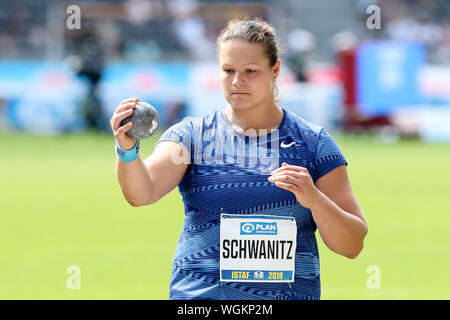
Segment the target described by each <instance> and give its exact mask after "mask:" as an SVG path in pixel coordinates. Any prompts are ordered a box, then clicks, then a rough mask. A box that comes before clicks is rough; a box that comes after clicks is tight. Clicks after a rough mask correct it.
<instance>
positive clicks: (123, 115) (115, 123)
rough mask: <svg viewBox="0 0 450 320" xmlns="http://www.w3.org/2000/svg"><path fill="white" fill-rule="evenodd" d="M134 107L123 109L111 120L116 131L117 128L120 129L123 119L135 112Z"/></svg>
mask: <svg viewBox="0 0 450 320" xmlns="http://www.w3.org/2000/svg"><path fill="white" fill-rule="evenodd" d="M133 111H134V109H133V108H128V109H127V110H125V111H122V112H120V113H117V114H115V115H114V116H113V117H112V118H111V121H110V124H111V128H112V129H113V131H116V130H117V129H119V127H120V124H121V122H122V120H123V119H125V118H126V117H128V116H130V115H132V114H133ZM130 128H131V127H130Z"/></svg>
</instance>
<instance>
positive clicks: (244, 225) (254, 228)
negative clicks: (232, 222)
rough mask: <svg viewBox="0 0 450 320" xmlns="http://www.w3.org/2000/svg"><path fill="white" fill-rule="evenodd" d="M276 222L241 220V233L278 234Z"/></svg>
mask: <svg viewBox="0 0 450 320" xmlns="http://www.w3.org/2000/svg"><path fill="white" fill-rule="evenodd" d="M277 232H278V229H277V223H276V222H241V234H277Z"/></svg>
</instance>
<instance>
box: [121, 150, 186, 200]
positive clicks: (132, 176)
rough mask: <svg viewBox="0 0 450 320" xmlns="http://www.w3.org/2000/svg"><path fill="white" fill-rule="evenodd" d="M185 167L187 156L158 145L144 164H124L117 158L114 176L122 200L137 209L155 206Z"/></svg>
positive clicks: (140, 161)
mask: <svg viewBox="0 0 450 320" xmlns="http://www.w3.org/2000/svg"><path fill="white" fill-rule="evenodd" d="M174 157H175V158H174ZM176 157H179V158H176ZM188 164H189V156H188V154H187V152H186V151H185V150H184V148H183V147H182V146H181V145H180V144H178V143H177V142H174V141H161V142H160V143H158V144H157V146H156V148H155V151H154V152H153V153H152V154H151V155H150V156H149V157H148V158H147V159H145V161H143V160H142V159H141V157H138V158H137V159H136V160H134V161H132V162H129V163H125V162H122V161H121V160H119V158H117V167H116V174H117V179H118V180H119V184H120V187H121V189H122V193H123V195H124V197H125V199H126V200H127V201H128V202H129V203H130V204H131V205H132V206H134V207H138V206H144V205H148V204H152V203H155V202H156V201H158V200H159V199H161V198H162V197H163V196H165V195H166V194H167V193H169V192H170V191H172V190H173V189H174V188H175V187H176V186H177V185H178V184H179V183H180V181H181V179H182V178H183V176H184V173H185V172H186V168H187V167H188Z"/></svg>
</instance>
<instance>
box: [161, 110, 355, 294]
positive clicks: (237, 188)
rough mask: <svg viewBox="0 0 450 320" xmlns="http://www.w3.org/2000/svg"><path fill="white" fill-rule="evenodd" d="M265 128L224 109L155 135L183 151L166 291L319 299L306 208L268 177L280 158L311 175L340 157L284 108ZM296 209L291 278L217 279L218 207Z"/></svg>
mask: <svg viewBox="0 0 450 320" xmlns="http://www.w3.org/2000/svg"><path fill="white" fill-rule="evenodd" d="M283 113H284V115H283V120H282V122H281V124H280V126H279V128H278V130H275V131H273V132H271V133H268V134H265V135H261V134H259V136H258V135H256V136H253V135H251V134H247V135H244V134H241V133H239V132H237V131H235V130H234V129H233V128H232V126H231V124H230V123H229V122H228V120H227V118H226V116H225V114H224V112H223V109H220V110H217V111H214V112H211V113H209V114H207V115H205V116H203V117H202V118H192V117H186V118H184V119H183V120H182V121H181V122H179V123H177V124H175V125H173V126H172V127H170V128H169V129H168V130H166V131H165V132H164V134H163V135H162V136H161V138H160V139H159V141H158V142H160V141H163V140H171V141H176V142H178V143H180V144H181V145H182V146H183V147H184V148H185V149H186V150H187V151H188V152H189V154H190V156H191V164H189V166H188V168H187V170H186V173H185V175H184V177H183V178H182V180H181V182H180V184H179V185H178V188H179V191H180V193H181V195H182V197H183V202H184V208H185V209H184V210H185V219H184V225H183V228H182V232H181V236H180V239H179V242H178V245H177V249H176V252H175V256H174V260H173V266H172V267H173V270H172V277H171V282H170V295H169V297H170V299H246V300H250V299H258V300H260V299H320V291H321V290H320V271H319V253H318V249H317V243H316V237H315V231H316V229H317V226H316V224H315V222H314V220H313V217H312V214H311V211H310V210H309V209H307V208H305V207H303V206H301V205H300V204H299V203H298V201H297V199H296V198H295V195H294V194H293V193H291V192H289V191H286V190H283V189H280V188H278V187H276V186H275V185H274V184H273V183H271V182H269V181H268V180H267V178H268V177H269V175H270V172H271V171H272V170H274V169H276V168H278V167H279V166H281V164H282V163H283V162H287V163H288V164H292V165H298V166H302V167H305V168H307V169H308V171H309V173H310V175H311V177H312V179H313V181H314V182H315V181H316V180H317V179H319V178H320V177H322V176H323V175H325V174H327V173H328V172H330V171H331V170H333V169H335V168H337V167H339V166H341V165H347V161H346V160H345V158H344V156H343V155H342V153H341V151H340V150H339V148H338V146H337V145H336V143H335V141H334V140H333V139H332V137H331V136H330V135H329V134H328V133H327V131H326V130H325V129H324V128H322V127H320V126H318V125H315V124H312V123H310V122H307V121H305V120H304V119H302V118H301V117H299V116H297V115H296V114H294V113H292V112H290V111H287V110H285V109H283ZM222 212H223V213H231V214H265V215H276V216H290V215H292V216H293V217H295V219H296V221H297V248H296V251H295V276H294V279H295V281H294V282H292V283H291V284H288V283H267V282H264V283H249V282H222V283H221V282H220V275H219V258H220V257H219V252H220V214H221V213H222Z"/></svg>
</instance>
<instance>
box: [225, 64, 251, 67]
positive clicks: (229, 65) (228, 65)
mask: <svg viewBox="0 0 450 320" xmlns="http://www.w3.org/2000/svg"><path fill="white" fill-rule="evenodd" d="M250 65H254V66H257V67H259V64H257V63H247V64H244V65H242V66H241V67H246V66H250ZM221 67H232V65H231V64H228V63H224V64H222V65H221Z"/></svg>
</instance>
